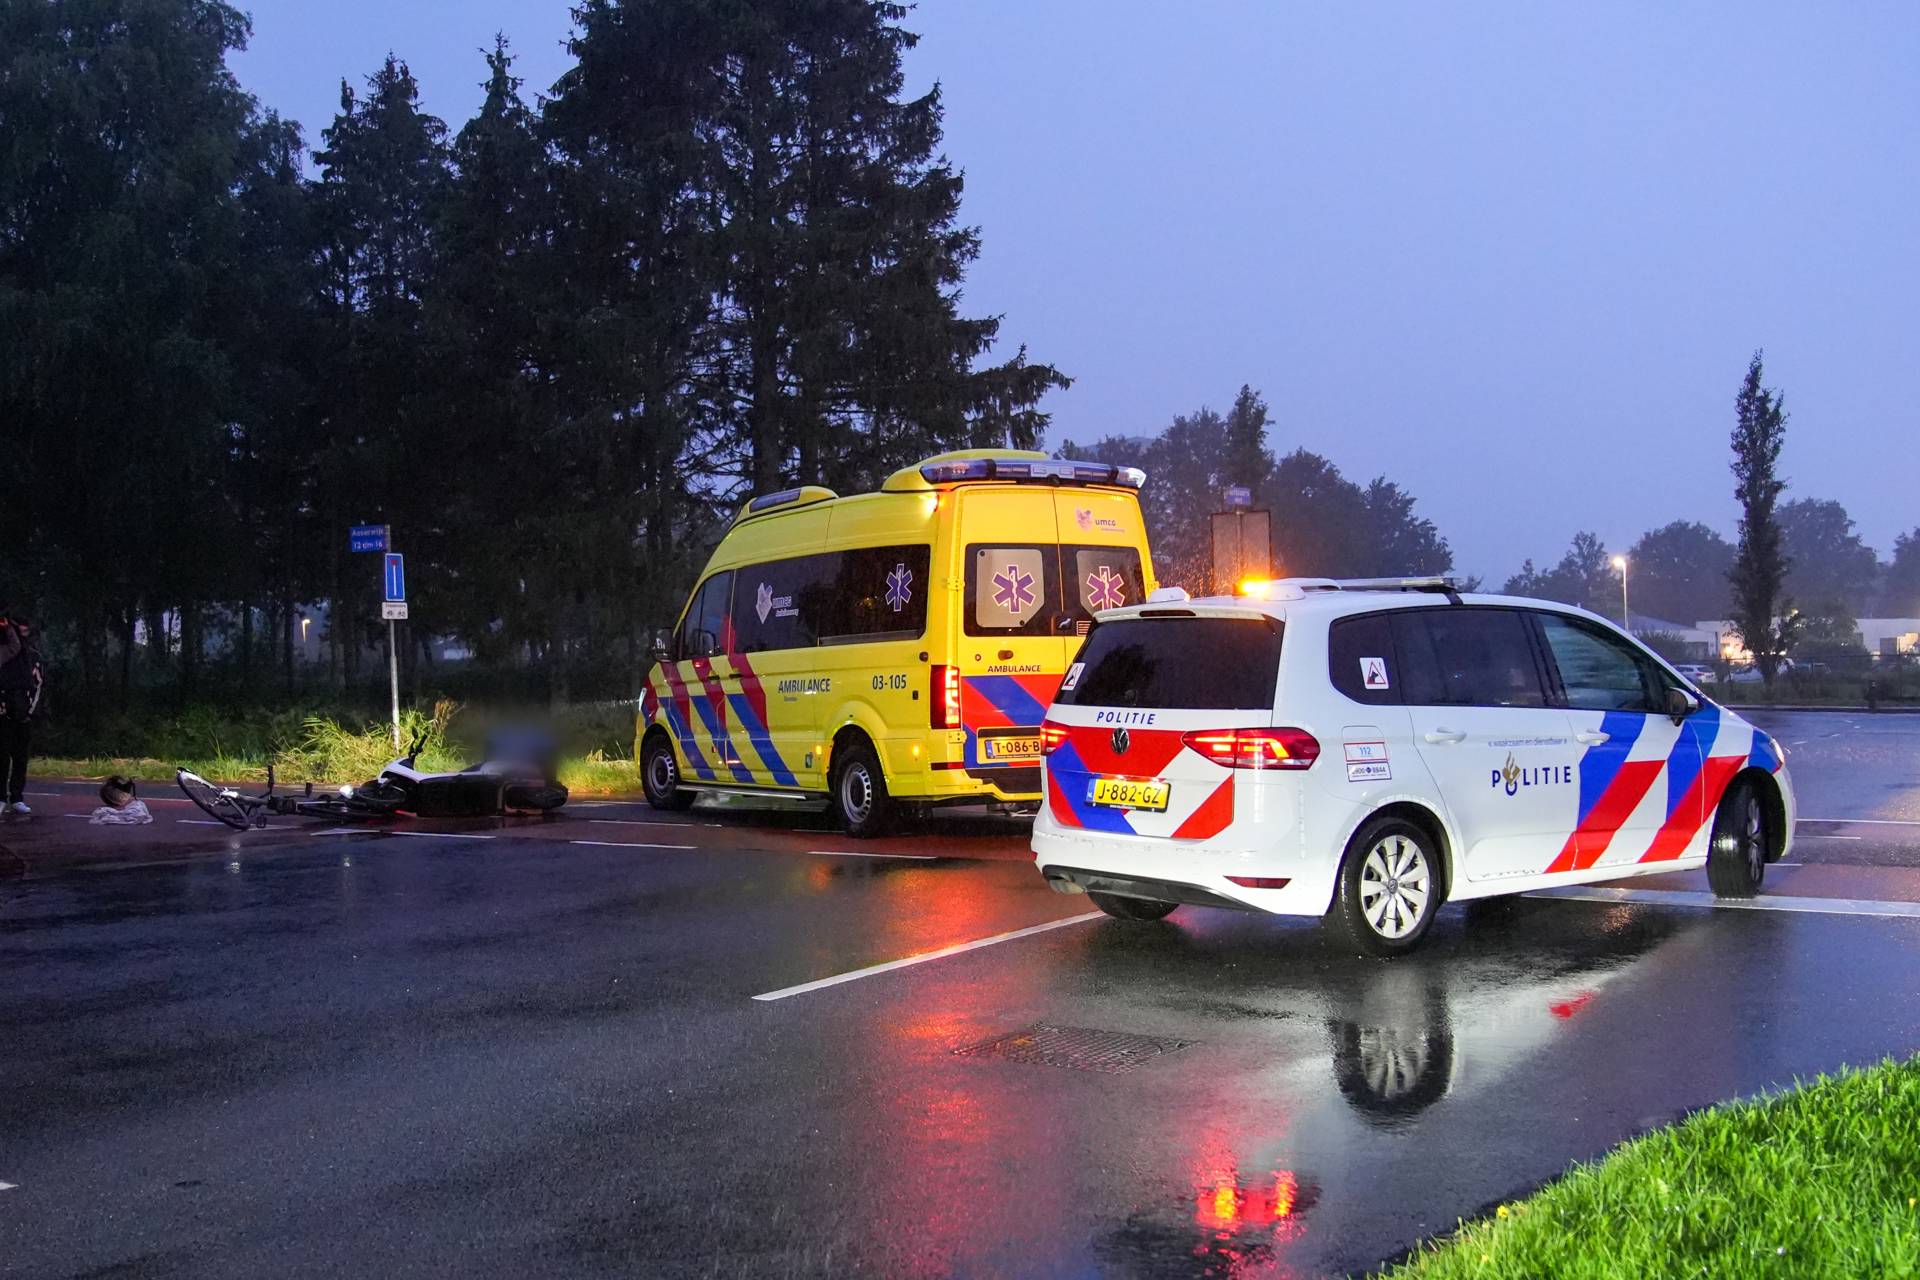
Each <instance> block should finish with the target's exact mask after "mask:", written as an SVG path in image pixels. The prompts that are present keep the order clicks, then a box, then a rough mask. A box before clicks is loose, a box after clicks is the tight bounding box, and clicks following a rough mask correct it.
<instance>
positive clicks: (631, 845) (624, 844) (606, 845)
mask: <svg viewBox="0 0 1920 1280" xmlns="http://www.w3.org/2000/svg"><path fill="white" fill-rule="evenodd" d="M567 843H568V844H590V845H593V846H594V847H596V848H600V849H698V848H699V847H700V846H699V845H697V844H645V843H642V842H641V841H639V840H569V841H567Z"/></svg>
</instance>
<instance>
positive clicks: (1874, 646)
mask: <svg viewBox="0 0 1920 1280" xmlns="http://www.w3.org/2000/svg"><path fill="white" fill-rule="evenodd" d="M1853 625H1854V628H1855V630H1854V639H1855V640H1856V641H1858V642H1859V645H1860V647H1861V648H1862V649H1865V650H1866V651H1867V652H1868V653H1871V654H1872V655H1873V656H1874V657H1876V658H1898V657H1902V656H1904V655H1908V654H1920V618H1860V619H1858V620H1857V621H1855V623H1854V624H1853ZM1695 626H1696V628H1697V629H1698V630H1699V631H1700V632H1701V633H1702V634H1705V635H1708V636H1711V637H1712V648H1711V650H1710V652H1712V653H1715V654H1717V655H1719V656H1720V657H1721V658H1724V659H1726V660H1727V661H1728V662H1731V663H1732V664H1733V665H1735V666H1737V667H1738V666H1745V665H1746V664H1747V663H1749V662H1752V661H1753V655H1752V654H1750V653H1748V652H1747V647H1746V646H1745V645H1743V644H1741V643H1740V635H1739V633H1738V632H1737V631H1735V630H1734V629H1733V623H1731V622H1729V621H1726V620H1725V619H1720V620H1717V621H1712V622H1701V623H1697V624H1695Z"/></svg>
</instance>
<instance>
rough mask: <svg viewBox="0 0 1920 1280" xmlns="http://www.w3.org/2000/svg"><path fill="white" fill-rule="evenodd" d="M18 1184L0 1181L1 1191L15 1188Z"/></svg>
mask: <svg viewBox="0 0 1920 1280" xmlns="http://www.w3.org/2000/svg"><path fill="white" fill-rule="evenodd" d="M16 1185H18V1184H16V1183H12V1182H0V1191H11V1190H13V1189H14V1187H15V1186H16Z"/></svg>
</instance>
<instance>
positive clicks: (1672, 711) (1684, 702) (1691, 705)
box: [1667, 687, 1700, 724]
mask: <svg viewBox="0 0 1920 1280" xmlns="http://www.w3.org/2000/svg"><path fill="white" fill-rule="evenodd" d="M1699 709H1700V699H1698V698H1696V697H1694V696H1693V695H1692V694H1691V693H1688V692H1687V691H1686V690H1685V689H1675V688H1671V687H1669V688H1668V689H1667V714H1668V715H1670V716H1672V717H1673V722H1674V723H1675V724H1679V723H1680V722H1681V721H1682V720H1685V719H1686V718H1687V717H1688V716H1690V715H1692V714H1693V713H1694V712H1696V711H1698V710H1699Z"/></svg>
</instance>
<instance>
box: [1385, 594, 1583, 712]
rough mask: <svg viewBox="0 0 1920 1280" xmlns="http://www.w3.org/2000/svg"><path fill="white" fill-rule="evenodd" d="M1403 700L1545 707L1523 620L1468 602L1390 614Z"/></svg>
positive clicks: (1505, 611)
mask: <svg viewBox="0 0 1920 1280" xmlns="http://www.w3.org/2000/svg"><path fill="white" fill-rule="evenodd" d="M1392 625H1393V634H1394V642H1395V649H1396V651H1397V652H1398V654H1399V656H1400V663H1401V666H1400V675H1401V679H1402V680H1403V681H1404V682H1405V698H1406V701H1408V702H1409V703H1412V704H1414V705H1416V706H1426V707H1544V706H1546V705H1547V689H1546V685H1545V683H1544V681H1543V679H1542V675H1541V671H1540V664H1539V662H1538V661H1536V659H1535V658H1534V651H1533V639H1532V637H1531V636H1530V635H1529V634H1528V627H1527V621H1526V619H1525V618H1524V617H1523V616H1522V615H1521V614H1520V613H1519V611H1517V610H1514V609H1481V608H1475V607H1473V606H1471V605H1467V606H1458V605H1454V606H1448V607H1447V608H1444V609H1420V610H1414V611H1411V612H1403V613H1396V614H1394V615H1393V616H1392Z"/></svg>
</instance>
